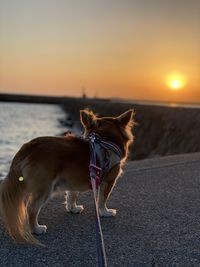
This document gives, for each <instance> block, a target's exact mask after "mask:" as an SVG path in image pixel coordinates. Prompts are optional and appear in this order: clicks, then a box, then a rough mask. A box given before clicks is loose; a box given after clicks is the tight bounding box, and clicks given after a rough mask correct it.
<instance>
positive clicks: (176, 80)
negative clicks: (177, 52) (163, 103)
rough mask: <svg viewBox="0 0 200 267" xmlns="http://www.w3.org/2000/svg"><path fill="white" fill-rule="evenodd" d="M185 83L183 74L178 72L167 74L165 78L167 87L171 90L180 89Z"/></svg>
mask: <svg viewBox="0 0 200 267" xmlns="http://www.w3.org/2000/svg"><path fill="white" fill-rule="evenodd" d="M185 83H186V80H185V76H184V75H183V74H180V73H173V74H169V75H168V76H167V79H166V84H167V87H168V88H169V89H170V90H173V91H178V90H182V89H183V88H184V87H185Z"/></svg>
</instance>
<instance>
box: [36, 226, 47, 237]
mask: <svg viewBox="0 0 200 267" xmlns="http://www.w3.org/2000/svg"><path fill="white" fill-rule="evenodd" d="M46 231H47V226H46V225H38V226H37V227H35V228H34V230H33V234H36V235H42V234H45V233H46Z"/></svg>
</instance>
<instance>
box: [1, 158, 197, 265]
mask: <svg viewBox="0 0 200 267" xmlns="http://www.w3.org/2000/svg"><path fill="white" fill-rule="evenodd" d="M62 202H63V199H62V198H57V199H54V200H52V201H50V202H49V203H48V204H47V206H46V207H45V208H44V209H43V211H42V213H41V216H40V222H41V223H46V224H47V225H48V233H47V234H46V235H45V236H42V237H40V238H39V239H40V240H41V241H42V242H43V243H44V244H45V245H46V246H45V247H36V246H29V245H28V246H27V245H18V244H15V243H13V241H12V240H11V239H10V238H9V237H8V236H7V234H6V232H5V231H4V228H3V226H2V222H0V238H1V242H0V266H6V267H10V266H15V267H28V266H39V267H43V266H55V267H57V266H68V267H71V266H78V267H79V266H80V267H82V266H84V267H90V266H91V267H95V266H97V261H96V240H95V228H94V225H95V223H94V212H93V200H92V197H91V193H90V192H88V193H86V194H83V195H82V196H81V199H80V202H81V203H83V204H84V205H85V211H84V213H83V214H81V215H72V214H67V213H66V212H65V209H64V205H62ZM109 206H110V207H112V208H117V209H118V214H117V216H116V218H112V219H102V227H103V232H104V237H105V244H106V251H107V257H108V266H109V267H114V266H120V267H121V266H124V267H126V266H128V267H146V266H148V267H150V266H152V262H153V261H154V262H155V263H156V264H154V266H158V267H176V266H177V267H184V266H185V267H190V266H195V267H198V266H200V154H191V155H180V156H170V157H165V158H160V159H150V160H144V161H138V162H131V163H129V164H127V166H126V169H125V173H124V176H123V178H121V179H120V180H119V181H118V183H117V186H116V188H115V189H114V191H113V194H112V196H111V198H110V201H109Z"/></svg>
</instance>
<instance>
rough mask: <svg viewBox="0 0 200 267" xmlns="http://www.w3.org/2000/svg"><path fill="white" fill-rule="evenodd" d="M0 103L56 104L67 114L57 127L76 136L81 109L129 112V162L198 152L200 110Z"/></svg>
mask: <svg viewBox="0 0 200 267" xmlns="http://www.w3.org/2000/svg"><path fill="white" fill-rule="evenodd" d="M0 101H5V102H21V103H41V104H42V103H44V104H58V105H60V106H61V107H62V109H63V111H64V113H65V114H66V118H65V119H63V120H62V121H60V123H62V125H63V126H64V127H66V131H67V130H68V128H71V127H73V128H72V129H73V131H75V133H77V132H81V131H82V127H81V125H80V120H79V110H80V109H84V108H89V109H91V110H93V111H94V112H96V113H97V114H99V115H100V116H117V115H120V114H121V113H123V112H124V111H126V110H127V109H130V108H131V109H134V111H135V120H136V122H137V126H135V129H134V136H135V142H134V145H132V146H131V149H130V156H129V159H130V160H140V159H145V158H154V157H160V156H167V155H178V154H185V153H194V152H200V139H199V134H198V132H199V131H198V129H199V125H200V110H199V108H195V107H193V108H187V107H180V106H160V105H153V103H148V104H146V105H145V104H136V103H132V102H129V103H128V102H125V101H121V102H120V101H119V99H116V100H114V99H111V100H109V99H89V98H76V97H52V96H37V95H35V96H32V95H11V94H0ZM69 130H71V129H69Z"/></svg>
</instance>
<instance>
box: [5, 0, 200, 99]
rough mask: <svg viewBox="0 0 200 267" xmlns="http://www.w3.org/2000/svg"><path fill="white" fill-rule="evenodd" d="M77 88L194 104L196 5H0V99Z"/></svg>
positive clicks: (199, 40) (197, 92)
mask: <svg viewBox="0 0 200 267" xmlns="http://www.w3.org/2000/svg"><path fill="white" fill-rule="evenodd" d="M173 75H174V76H173ZM175 76H176V77H178V78H170V77H175ZM180 77H181V78H180ZM170 79H172V80H171V81H169V80H170ZM173 79H174V80H173ZM176 79H177V80H176ZM83 86H84V87H85V91H86V94H87V95H88V96H91V97H93V96H94V95H97V96H98V97H121V98H126V99H141V100H162V101H163V100H167V101H184V102H199V103H200V0H84V1H83V0H74V1H72V0H71V1H70V0H17V1H16V0H0V92H6V93H27V94H33V93H34V94H48V95H66V96H72V95H74V96H80V95H81V93H82V92H81V88H82V87H83ZM178 87H180V88H178ZM176 89H180V90H176Z"/></svg>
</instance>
